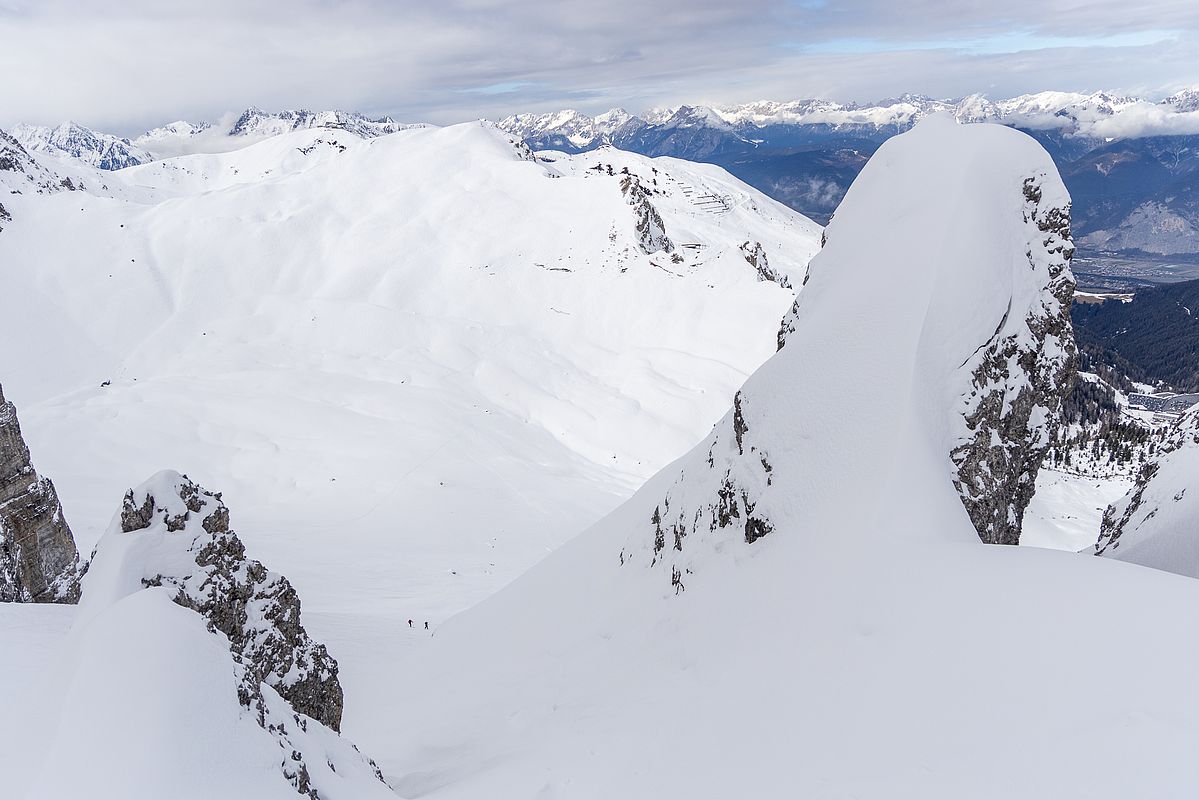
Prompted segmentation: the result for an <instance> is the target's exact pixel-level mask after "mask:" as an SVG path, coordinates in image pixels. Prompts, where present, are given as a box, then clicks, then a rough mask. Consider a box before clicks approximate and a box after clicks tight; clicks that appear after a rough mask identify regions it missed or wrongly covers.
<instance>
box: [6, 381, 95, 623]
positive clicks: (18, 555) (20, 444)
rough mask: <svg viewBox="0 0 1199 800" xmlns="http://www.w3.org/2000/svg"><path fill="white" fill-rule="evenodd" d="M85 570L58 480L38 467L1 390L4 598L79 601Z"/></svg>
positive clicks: (22, 601) (20, 601) (11, 407)
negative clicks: (56, 486)
mask: <svg viewBox="0 0 1199 800" xmlns="http://www.w3.org/2000/svg"><path fill="white" fill-rule="evenodd" d="M81 575H82V568H81V566H80V563H79V552H78V551H77V550H76V549H75V539H74V537H73V536H72V535H71V529H70V528H69V527H68V526H67V521H66V519H65V518H64V517H63V513H62V506H61V505H59V502H58V494H57V493H56V492H55V491H54V484H53V483H51V482H50V480H49V479H48V478H43V477H42V476H40V475H38V474H37V471H36V470H34V468H33V464H32V463H31V462H30V459H29V448H28V447H27V446H26V445H25V440H24V439H22V438H21V426H20V424H19V423H18V422H17V410H16V408H15V407H14V406H13V404H12V403H9V402H7V401H6V400H5V399H4V393H3V390H0V602H18V603H30V602H32V603H75V602H78V600H79V579H80V577H81Z"/></svg>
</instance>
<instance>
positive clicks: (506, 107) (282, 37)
mask: <svg viewBox="0 0 1199 800" xmlns="http://www.w3.org/2000/svg"><path fill="white" fill-rule="evenodd" d="M1190 84H1199V0H1142V2H1135V3H1134V2H1129V0H1100V1H1099V2H1086V1H1085V0H1001V1H1000V0H966V1H964V2H953V1H952V0H904V2H899V1H898V0H848V1H846V2H839V1H838V0H719V1H717V0H584V1H578V0H557V2H535V1H534V0H411V1H409V0H357V1H356V2H333V0H203V1H202V2H195V1H194V0H192V1H190V2H170V0H111V1H110V2H100V1H99V0H0V126H4V125H11V124H12V123H14V122H18V121H26V122H35V123H43V124H47V123H53V122H58V121H61V120H64V119H68V118H69V119H74V120H76V121H78V122H82V123H84V124H88V125H91V126H93V127H97V128H102V129H107V130H112V131H116V132H120V133H136V132H139V131H141V130H144V129H145V128H147V127H149V126H152V125H156V124H160V123H162V122H167V121H171V120H175V119H190V120H207V119H214V118H216V117H218V116H219V115H220V114H222V113H223V112H226V111H231V110H238V109H241V108H245V107H246V106H249V105H258V106H261V107H263V108H267V109H279V108H297V107H304V108H320V109H324V108H343V109H352V110H361V111H364V112H368V113H378V114H390V115H392V116H394V117H396V118H397V119H401V120H405V121H428V122H436V123H447V122H456V121H461V120H466V119H475V118H478V117H492V118H496V117H499V116H503V115H505V114H508V113H511V112H515V111H538V110H549V109H555V108H562V107H573V108H579V109H581V110H583V111H591V112H594V111H602V110H605V109H607V108H609V107H612V106H616V105H619V106H624V107H626V108H628V109H629V110H631V111H642V110H644V109H646V108H648V107H651V106H656V105H670V104H675V103H680V102H690V103H697V102H699V103H725V102H741V101H749V100H757V99H797V98H807V97H829V98H833V99H839V100H859V101H863V100H871V99H879V98H883V97H888V96H894V95H896V94H900V93H903V92H909V91H910V92H917V93H921V94H929V95H933V96H937V97H957V96H962V95H965V94H970V93H972V92H983V93H985V94H987V95H988V96H990V97H993V98H995V97H1007V96H1010V95H1013V94H1020V93H1023V92H1031V91H1039V90H1042V89H1064V90H1076V91H1090V90H1094V89H1100V88H1103V89H1116V90H1123V91H1127V92H1130V93H1141V94H1149V95H1152V96H1158V95H1161V94H1163V93H1165V92H1167V91H1169V90H1172V89H1175V88H1178V87H1180V86H1183V85H1190Z"/></svg>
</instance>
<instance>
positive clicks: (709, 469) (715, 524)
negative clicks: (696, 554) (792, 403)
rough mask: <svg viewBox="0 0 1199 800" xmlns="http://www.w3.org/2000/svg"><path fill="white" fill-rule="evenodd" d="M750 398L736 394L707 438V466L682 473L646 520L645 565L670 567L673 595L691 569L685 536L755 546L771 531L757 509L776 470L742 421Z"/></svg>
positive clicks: (626, 557) (623, 553)
mask: <svg viewBox="0 0 1199 800" xmlns="http://www.w3.org/2000/svg"><path fill="white" fill-rule="evenodd" d="M748 402H749V401H748V400H747V399H746V398H745V396H744V395H743V393H741V392H738V393H737V395H736V397H734V398H733V410H732V411H731V412H730V413H729V414H728V415H727V416H725V418H724V419H723V420H721V421H720V423H718V424H717V426H716V429H715V431H713V433H712V435H711V438H710V439H709V440H708V442H707V459H706V462H707V463H706V465H704V466H701V467H700V469H699V470H698V471H692V472H690V473H688V472H683V473H681V474H680V475H679V476H678V479H677V480H676V481H675V482H674V484H673V485H672V486H671V487H670V488H669V489H668V490H667V491H666V493H665V494H664V495H663V497H662V500H661V502H659V503H658V504H657V505H656V506H654V510H653V514H652V515H651V517H650V519H649V520H647V522H648V523H649V525H650V528H651V531H652V537H653V550H652V553H651V557H650V563H649V566H651V567H656V566H658V565H659V564H665V565H669V567H670V583H671V585H672V586H673V587H674V591H675V593H678V592H681V591H683V590H684V589H686V588H687V586H686V580H687V575H689V574H690V573H691V569H690V567H689V566H688V565H687V559H686V558H685V557H684V556H683V551H684V549H685V543H686V541H687V539H688V537H692V536H695V535H696V534H700V535H706V534H713V535H715V536H716V537H717V538H720V539H727V538H734V539H740V540H742V541H744V542H745V544H753V543H754V542H756V541H758V540H759V539H761V538H762V537H764V536H767V535H769V534H770V533H771V532H772V531H773V530H774V524H773V523H772V522H771V521H770V519H769V517H768V516H766V515H764V514H762V513H760V512H758V510H757V506H758V502H759V500H760V499H761V497H762V495H763V493H764V492H765V490H766V489H767V487H769V486H770V485H771V482H772V478H771V472H772V471H773V469H774V468H773V467H772V466H771V463H770V455H769V453H768V452H767V450H766V449H765V447H763V446H762V445H761V443H759V442H757V441H756V434H755V433H754V431H752V430H751V429H750V427H749V425H748V423H747V422H746V413H747V408H746V405H747V403H748ZM626 560H631V551H626V550H621V553H620V561H621V563H622V564H624V563H625V562H626Z"/></svg>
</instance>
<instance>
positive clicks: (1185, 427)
mask: <svg viewBox="0 0 1199 800" xmlns="http://www.w3.org/2000/svg"><path fill="white" fill-rule="evenodd" d="M1095 554H1096V555H1100V556H1106V557H1108V558H1116V559H1119V560H1121V561H1131V562H1132V563H1134V564H1143V565H1144V566H1147V567H1155V568H1157V569H1162V570H1166V571H1167V572H1177V573H1178V574H1180V575H1189V576H1190V577H1192V578H1199V411H1191V412H1189V413H1188V414H1186V415H1185V416H1183V417H1182V418H1181V419H1179V420H1178V421H1177V422H1176V423H1174V425H1173V426H1171V428H1170V430H1169V431H1168V432H1167V433H1166V435H1165V437H1164V438H1163V440H1162V442H1161V443H1160V444H1159V445H1158V456H1157V458H1155V459H1153V460H1152V461H1150V462H1148V463H1147V464H1145V466H1143V467H1142V468H1141V471H1140V474H1139V475H1137V479H1136V483H1134V484H1133V487H1132V488H1131V489H1129V491H1128V493H1127V494H1126V495H1124V497H1122V498H1121V499H1120V500H1118V501H1117V502H1115V503H1113V504H1112V505H1110V506H1108V508H1107V510H1106V511H1105V512H1104V514H1103V522H1102V524H1101V526H1100V530H1099V541H1097V542H1096V543H1095Z"/></svg>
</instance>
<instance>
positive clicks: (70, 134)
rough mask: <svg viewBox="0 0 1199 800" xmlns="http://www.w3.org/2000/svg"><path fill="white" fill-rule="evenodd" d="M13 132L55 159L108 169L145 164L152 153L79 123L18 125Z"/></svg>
mask: <svg viewBox="0 0 1199 800" xmlns="http://www.w3.org/2000/svg"><path fill="white" fill-rule="evenodd" d="M10 133H11V134H12V135H13V137H14V138H15V139H16V140H17V141H19V142H20V143H21V144H23V145H24V146H25V147H26V149H28V150H31V151H33V152H35V153H45V154H47V155H50V156H54V157H55V158H60V159H62V158H69V159H74V160H76V161H80V162H82V163H84V164H87V165H89V166H92V167H96V168H98V169H104V170H112V169H124V168H125V167H131V166H134V165H136V164H144V163H146V162H147V161H149V160H151V158H152V156H151V155H150V153H149V152H147V151H146V150H143V149H142V148H141V147H139V146H138V145H135V144H134V143H133V142H131V141H129V140H128V139H125V138H122V137H120V136H113V135H112V134H110V133H101V132H99V131H94V130H92V129H91V128H88V127H85V126H83V125H79V124H78V123H75V122H64V123H62V124H61V125H59V126H57V127H54V128H47V127H43V126H39V125H15V126H13V128H12V130H11V131H10Z"/></svg>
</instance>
